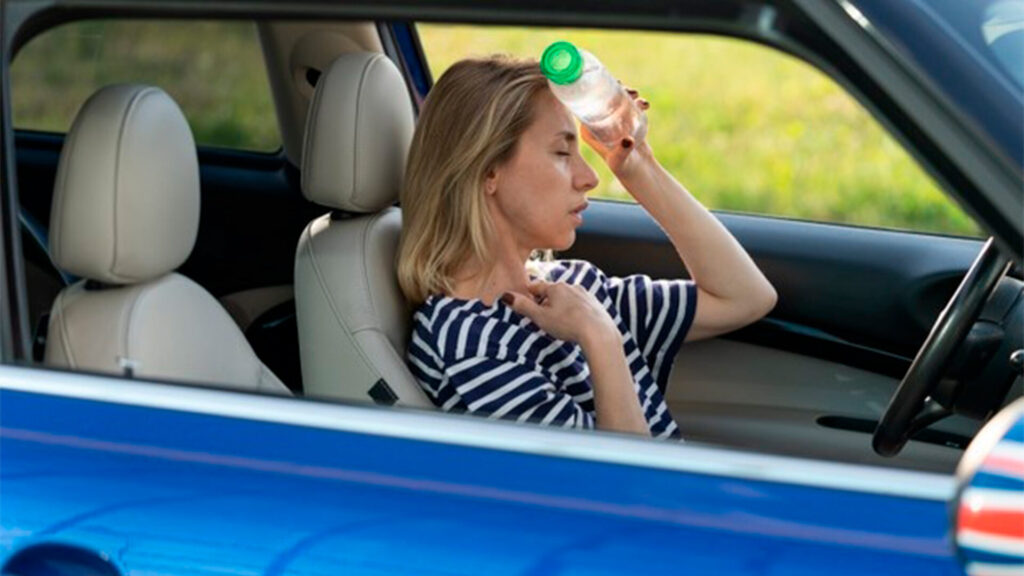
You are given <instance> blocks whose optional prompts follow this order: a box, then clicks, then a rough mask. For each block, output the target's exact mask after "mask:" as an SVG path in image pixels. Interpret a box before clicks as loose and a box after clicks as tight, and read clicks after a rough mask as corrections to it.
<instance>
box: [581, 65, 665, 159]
mask: <svg viewBox="0 0 1024 576" xmlns="http://www.w3.org/2000/svg"><path fill="white" fill-rule="evenodd" d="M620 84H621V82H620ZM624 88H625V90H626V93H627V94H629V96H630V98H632V99H633V100H634V101H635V102H636V105H637V107H639V108H640V110H641V111H643V112H646V111H647V110H648V109H649V108H650V107H651V103H650V102H648V101H647V100H645V99H643V98H640V93H639V92H637V91H636V90H633V89H632V88H629V87H628V86H626V87H624ZM580 136H581V137H582V138H583V141H584V142H586V143H587V144H588V145H589V146H590V147H591V148H592V149H593V150H594V151H595V152H597V154H598V155H599V156H600V157H601V159H602V160H604V162H605V164H607V165H608V168H609V169H611V171H612V173H613V174H615V175H616V176H620V178H621V175H624V174H628V173H629V172H631V171H632V170H634V169H635V168H636V165H638V164H641V163H642V162H641V160H642V158H641V157H642V156H649V155H650V147H649V146H648V144H647V138H646V132H645V133H644V134H641V135H640V139H639V141H637V140H635V139H634V138H633V137H631V136H627V137H625V138H623V139H622V140H621V141H620V142H619V145H618V146H611V147H609V146H608V145H606V144H604V143H603V142H601V141H599V140H598V139H597V138H596V137H594V135H593V134H591V133H590V130H589V129H587V127H586V125H580ZM634 150H636V151H637V153H633V151H634Z"/></svg>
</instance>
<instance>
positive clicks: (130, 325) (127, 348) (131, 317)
mask: <svg viewBox="0 0 1024 576" xmlns="http://www.w3.org/2000/svg"><path fill="white" fill-rule="evenodd" d="M161 280H163V279H161ZM158 282H159V281H156V282H152V283H150V284H149V285H147V286H145V287H143V288H142V289H141V290H139V293H138V294H137V295H136V296H135V300H133V301H132V305H131V307H130V308H129V309H128V318H127V320H126V322H125V323H126V324H127V330H125V331H124V355H125V357H127V358H128V359H131V360H134V358H133V356H132V353H133V352H134V351H133V350H132V345H131V343H132V342H134V341H135V338H133V337H132V336H133V332H135V310H136V309H138V308H139V306H140V304H141V303H142V300H143V299H144V298H146V297H148V296H149V295H150V294H152V293H153V289H154V288H155V287H156V285H157V283H158Z"/></svg>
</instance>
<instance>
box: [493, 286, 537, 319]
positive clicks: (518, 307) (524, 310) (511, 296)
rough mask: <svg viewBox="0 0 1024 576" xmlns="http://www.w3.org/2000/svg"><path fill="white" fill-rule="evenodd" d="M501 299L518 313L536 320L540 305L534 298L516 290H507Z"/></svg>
mask: <svg viewBox="0 0 1024 576" xmlns="http://www.w3.org/2000/svg"><path fill="white" fill-rule="evenodd" d="M501 301H502V302H504V303H505V304H507V305H508V307H509V308H512V310H513V311H515V312H516V313H517V314H519V315H521V316H526V317H527V318H530V319H531V320H534V321H536V318H537V313H538V312H539V311H540V305H539V304H537V303H536V302H534V301H533V298H530V297H527V296H525V295H523V294H517V293H515V292H505V293H504V294H502V295H501Z"/></svg>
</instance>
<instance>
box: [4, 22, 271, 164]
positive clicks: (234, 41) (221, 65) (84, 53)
mask: <svg viewBox="0 0 1024 576" xmlns="http://www.w3.org/2000/svg"><path fill="white" fill-rule="evenodd" d="M11 77H12V82H11V85H12V111H13V116H14V126H15V128H17V129H22V130H39V131H45V132H60V133H63V132H67V130H68V128H69V127H70V126H71V121H72V120H73V118H74V116H75V113H76V112H77V111H78V108H79V106H81V104H82V102H84V101H85V100H86V99H87V98H88V97H89V95H91V94H92V93H93V92H95V91H96V90H97V89H99V88H100V87H102V86H106V85H108V84H114V83H129V82H130V83H145V84H153V85H156V86H159V87H160V88H163V89H164V90H165V91H167V93H168V94H170V95H171V96H172V97H173V98H174V99H175V100H176V101H177V102H178V105H179V106H180V107H181V109H182V111H184V113H185V116H186V117H187V118H188V120H189V123H190V125H191V127H192V132H193V134H194V136H195V139H196V143H197V144H200V145H208V146H220V147H228V148H241V149H246V150H255V151H264V152H269V151H274V150H277V149H278V148H280V146H281V136H280V132H279V131H278V127H277V122H276V119H275V118H276V116H275V114H274V107H273V102H272V100H271V95H270V86H269V83H268V81H267V75H266V69H265V67H264V64H263V55H262V52H261V50H260V43H259V38H258V36H257V33H256V26H255V24H253V23H251V22H185V21H166V20H164V21H131V20H91V21H84V22H75V23H72V24H67V25H64V26H59V27H57V28H54V29H51V30H48V31H47V32H45V33H43V34H41V35H39V36H38V37H36V38H33V39H32V40H31V41H29V43H28V44H26V45H25V47H24V48H23V49H22V50H21V51H20V52H19V53H18V55H17V56H16V57H15V59H14V62H13V64H12V70H11Z"/></svg>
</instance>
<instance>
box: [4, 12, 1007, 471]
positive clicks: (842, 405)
mask: <svg viewBox="0 0 1024 576" xmlns="http://www.w3.org/2000/svg"><path fill="white" fill-rule="evenodd" d="M56 24H57V23H54V22H46V23H43V24H39V25H38V29H37V30H36V31H35V35H36V36H39V35H42V34H45V33H46V30H47V29H48V28H50V27H52V26H54V25H56ZM254 26H255V28H256V30H257V33H258V38H259V45H260V47H261V49H262V58H263V62H264V64H265V66H266V71H267V76H268V81H269V86H270V90H271V94H272V98H273V105H274V111H275V114H276V124H277V126H278V127H279V129H280V137H281V147H280V150H278V151H276V152H273V153H255V152H253V153H249V152H246V151H238V150H231V149H225V148H218V147H211V146H203V145H200V146H197V145H196V143H195V139H194V138H193V134H192V132H191V130H190V128H189V123H188V121H187V119H186V116H185V115H184V114H183V112H182V110H181V109H180V108H179V106H177V105H176V104H175V101H174V100H173V99H172V98H171V97H169V96H168V94H167V92H165V90H166V88H167V87H164V86H156V85H146V84H140V83H138V82H137V81H136V80H135V79H133V78H122V79H118V80H117V82H114V83H111V84H109V85H107V86H104V87H101V88H100V89H99V90H98V91H97V92H95V94H93V95H92V96H91V97H90V98H89V99H88V100H87V101H84V102H82V103H80V105H81V108H80V111H79V112H78V114H77V116H76V119H75V121H74V123H73V125H72V127H71V129H70V131H69V132H68V133H67V134H62V133H53V132H41V131H32V130H18V131H17V132H16V134H15V146H16V153H17V183H18V193H19V201H20V203H21V214H20V223H21V227H22V235H21V242H22V247H23V254H24V263H25V276H26V282H27V288H28V310H29V315H30V321H31V323H32V326H33V345H34V349H33V359H34V361H35V362H37V363H38V364H39V365H41V366H46V367H52V368H65V369H74V370H84V371H90V372H98V373H106V374H119V375H124V376H128V377H137V378H148V379H156V380H165V381H172V382H183V383H189V384H204V385H212V386H226V387H231V388H238V389H243V390H249V391H254V392H262V393H270V394H282V395H288V394H291V395H295V396H303V397H308V398H315V399H320V400H324V401H335V402H355V403H374V404H379V405H387V406H390V405H397V407H398V409H401V408H406V409H424V410H433V409H435V408H434V407H433V404H432V403H431V402H430V400H429V398H427V396H426V395H425V394H424V392H423V391H422V390H421V389H420V387H419V386H418V385H417V383H416V381H415V379H414V378H413V377H412V375H411V373H410V372H409V370H408V368H406V366H405V361H404V358H405V346H406V339H407V338H408V331H409V326H410V311H409V309H408V306H407V305H406V303H405V302H404V300H403V298H402V295H401V292H400V291H399V289H398V285H397V281H396V280H395V276H394V254H395V251H396V246H397V241H398V235H399V231H400V229H401V207H400V206H399V205H398V192H399V187H400V185H401V175H402V168H403V166H404V161H405V156H406V154H407V151H408V146H409V142H410V140H411V136H412V133H413V130H414V126H415V117H416V114H417V111H418V109H419V107H420V106H421V104H422V101H423V97H424V96H425V92H426V89H427V88H429V83H430V71H429V69H424V66H423V65H424V63H425V61H426V60H425V58H424V57H423V54H422V49H421V47H419V45H418V41H417V39H416V36H415V28H414V27H413V26H412V25H410V24H408V23H402V22H356V21H333V22H332V21H328V20H317V21H301V20H280V21H277V20H262V21H259V22H258V23H255V24H254ZM31 42H32V39H31V38H23V39H21V46H19V47H23V46H24V45H25V44H27V43H31ZM14 61H15V62H16V61H17V55H15V57H14ZM18 89H19V87H18V86H17V85H16V84H15V85H12V90H13V91H14V92H15V93H16V92H17V91H18ZM808 193H811V191H808ZM717 215H718V217H719V218H720V220H721V221H722V222H723V224H724V225H725V226H726V227H727V228H728V229H729V230H730V231H731V232H732V234H733V235H734V236H735V237H736V238H737V239H738V240H739V241H740V243H741V244H742V245H743V246H744V247H745V248H746V250H747V251H748V252H749V253H750V254H751V256H752V257H753V258H754V260H755V262H756V263H757V264H758V266H759V267H760V268H761V269H762V271H764V273H765V275H766V276H767V277H768V278H769V280H770V281H771V282H772V283H773V285H774V286H775V288H776V290H777V292H778V294H779V302H778V305H777V306H776V308H775V309H774V310H773V311H772V313H771V314H770V315H769V316H768V317H766V318H764V319H762V320H761V321H759V322H757V323H755V324H753V325H751V326H749V327H746V328H744V329H742V330H739V331H737V332H734V333H731V334H727V335H725V336H722V337H718V338H715V339H712V340H707V341H702V342H697V343H693V344H688V345H686V346H684V347H683V348H682V351H681V352H680V354H679V356H678V357H677V359H676V364H675V368H674V371H673V373H672V377H671V380H670V383H669V385H668V389H667V391H666V398H667V401H668V404H669V406H670V409H671V411H672V413H673V414H674V415H675V417H676V420H677V422H678V423H679V425H680V427H681V428H682V432H683V435H684V437H685V438H686V439H687V441H689V442H694V443H700V444H706V445H709V446H716V447H722V448H727V449H739V450H747V451H754V452H760V453H770V454H782V455H790V456H799V457H807V458H816V459H824V460H831V461H840V462H848V463H859V464H870V465H875V466H886V467H895V468H901V469H907V470H922V471H932V472H940V473H948V474H952V473H953V471H954V469H955V467H956V465H957V463H958V462H959V460H960V457H961V456H962V454H963V450H964V448H965V447H966V445H967V444H968V443H969V442H970V439H971V438H972V437H973V436H974V434H975V432H976V431H977V429H978V428H979V427H980V426H981V424H982V423H981V422H980V421H978V420H975V419H970V418H966V417H962V416H954V417H951V418H947V419H945V420H943V421H942V422H940V423H938V424H936V425H933V426H931V427H929V428H928V429H926V430H924V431H923V432H921V433H919V434H918V435H917V436H915V439H914V440H913V441H911V442H909V443H908V444H907V446H906V447H905V448H904V450H903V451H902V453H901V454H900V455H899V456H898V457H895V458H883V457H881V456H878V455H877V454H875V453H874V452H873V451H872V449H871V432H872V431H873V430H874V427H875V424H876V422H877V421H878V419H879V417H880V416H881V415H882V413H883V412H884V410H885V408H886V406H887V404H888V403H889V400H890V398H891V397H892V395H893V392H894V390H895V389H896V387H897V385H898V384H899V382H900V379H901V378H902V377H903V375H904V374H905V373H906V372H907V369H908V367H909V366H910V363H911V360H912V359H913V358H914V356H915V354H916V352H917V350H918V349H919V347H920V346H921V343H922V342H923V341H924V340H925V338H926V336H927V335H928V333H929V331H930V329H931V327H932V324H933V322H934V321H935V318H936V316H937V315H938V314H939V312H940V311H941V310H942V309H943V307H944V306H945V305H946V303H947V302H948V301H949V299H950V297H951V296H952V295H953V293H954V291H955V290H956V288H957V286H958V285H959V283H960V281H961V278H962V277H963V276H964V274H965V272H966V271H967V270H968V268H969V267H970V266H971V263H972V261H974V259H975V257H976V256H977V254H978V252H979V251H980V250H981V247H982V240H980V239H975V238H963V237H953V236H942V235H932V234H919V233H910V232H903V231H896V230H886V229H877V228H868V227H854V226H845V225H837V224H830V223H819V222H809V221H799V220H791V219H786V218H777V217H768V216H761V215H752V214H739V213H727V212H719V213H717ZM638 254H642V255H643V256H642V257H639V258H638V257H637V255H638ZM558 257H559V258H580V259H586V260H589V261H591V262H593V263H595V264H597V265H598V266H599V267H600V268H602V269H603V270H604V271H605V272H607V273H608V274H609V275H616V276H624V275H628V274H636V273H643V274H648V275H650V276H652V277H655V278H685V277H687V273H686V270H685V268H684V267H683V265H682V264H681V263H680V261H679V258H678V256H677V255H676V253H675V250H674V249H673V247H672V245H671V243H670V242H669V240H668V238H667V237H666V236H665V234H664V233H663V232H662V230H661V229H660V228H659V227H658V225H657V224H656V223H655V222H654V221H653V220H652V219H651V217H650V216H649V215H647V214H646V212H645V211H644V210H643V209H642V208H641V207H640V206H638V205H635V204H628V203H622V202H611V201H595V202H593V203H592V207H591V209H590V210H589V212H588V219H587V220H586V222H585V223H584V225H583V227H582V228H581V229H580V230H579V234H578V237H577V242H576V244H575V245H574V246H573V247H572V249H571V250H569V251H568V252H566V253H563V254H559V255H558ZM1020 277H1021V275H1020V271H1019V270H1013V271H1011V273H1010V274H1009V275H1008V276H1007V277H1006V278H1004V279H1003V280H1002V284H1001V285H1000V287H999V288H998V289H997V291H996V294H997V296H998V295H1000V294H1005V295H1006V299H1009V301H1010V304H1003V306H1004V308H1009V307H1010V306H1011V305H1013V302H1015V299H1016V297H1017V295H1018V294H1019V293H1020V286H1021V283H1020ZM1006 345H1007V346H1009V345H1010V344H1006ZM1007 385H1009V383H1007ZM1013 386H1014V388H1013V389H1012V391H1011V392H1010V393H1009V394H1007V397H1008V398H1013V397H1016V396H1019V395H1020V393H1021V379H1020V377H1019V376H1018V377H1016V379H1015V380H1014V381H1013ZM453 417H455V416H453Z"/></svg>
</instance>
